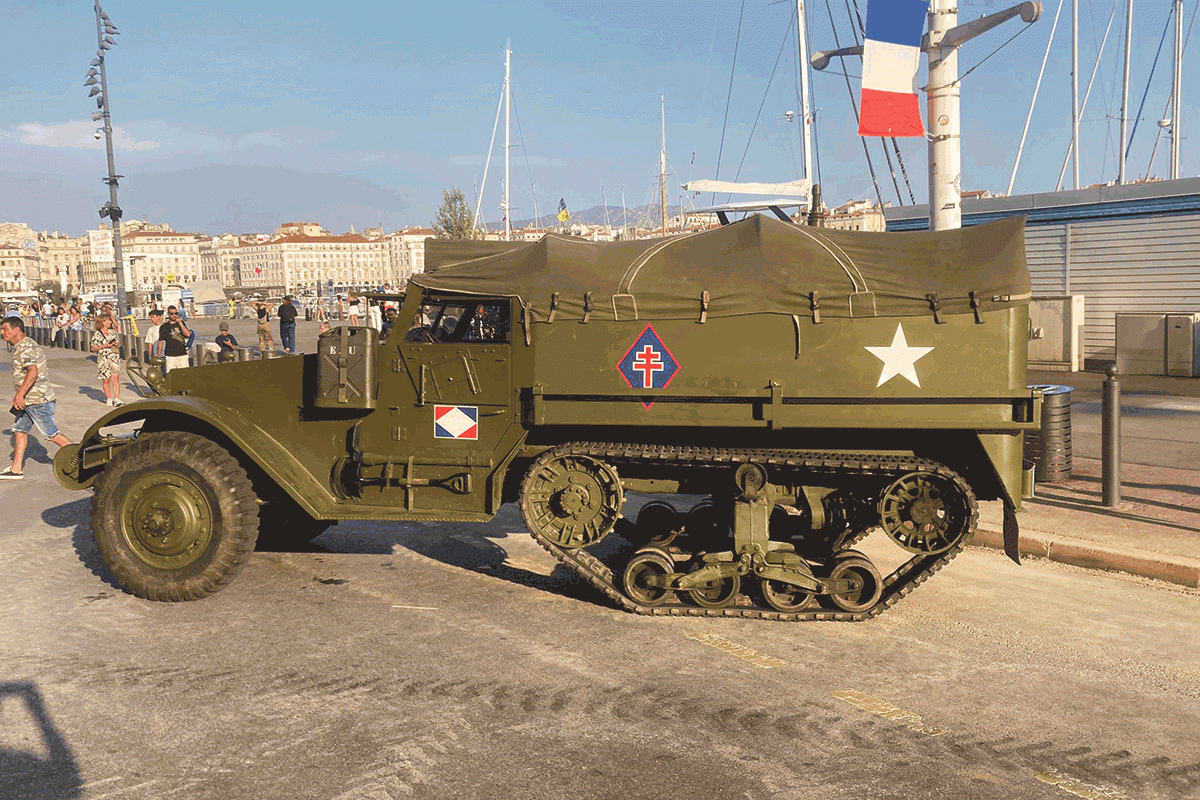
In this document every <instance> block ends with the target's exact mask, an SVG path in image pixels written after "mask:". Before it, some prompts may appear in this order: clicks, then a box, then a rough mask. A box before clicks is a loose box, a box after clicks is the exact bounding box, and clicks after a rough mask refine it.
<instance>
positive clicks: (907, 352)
mask: <svg viewBox="0 0 1200 800" xmlns="http://www.w3.org/2000/svg"><path fill="white" fill-rule="evenodd" d="M866 349H867V350H869V351H870V353H871V355H873V356H875V357H876V358H878V359H879V360H880V361H882V362H883V371H882V372H881V373H880V374H879V383H877V384H875V388H876V389H878V388H879V387H880V386H883V385H884V384H885V383H887V382H888V381H889V380H891V379H892V378H894V377H896V376H897V375H899V376H901V377H904V378H908V380H909V382H910V383H912V385H913V386H916V387H917V388H918V389H920V388H921V382H920V381H919V380H917V370H916V363H917V360H918V359H920V358H921V357H922V356H924V355H927V354H928V353H929V352H930V351H931V350H933V348H932V347H909V346H908V339H906V338H905V337H904V326H903V325H897V326H896V335H895V336H894V337H892V343H891V344H890V345H888V346H887V347H868V348H866Z"/></svg>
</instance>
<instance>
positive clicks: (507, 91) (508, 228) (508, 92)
mask: <svg viewBox="0 0 1200 800" xmlns="http://www.w3.org/2000/svg"><path fill="white" fill-rule="evenodd" d="M511 56H512V50H509V49H508V48H507V47H505V48H504V241H506V242H511V241H512V220H511V219H510V218H509V213H508V209H509V204H508V187H509V182H508V127H509V125H508V119H509V117H508V109H509V102H510V100H511V98H512V85H511V84H510V83H509V75H510V71H509V64H510V60H511Z"/></svg>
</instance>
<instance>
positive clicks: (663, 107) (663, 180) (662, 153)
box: [658, 95, 667, 236]
mask: <svg viewBox="0 0 1200 800" xmlns="http://www.w3.org/2000/svg"><path fill="white" fill-rule="evenodd" d="M658 102H659V110H660V111H661V112H662V149H661V150H659V151H658V174H659V184H658V185H659V195H660V197H659V202H660V203H661V204H662V231H663V233H662V235H663V236H666V235H667V96H666V95H661V96H660V97H659V98H658Z"/></svg>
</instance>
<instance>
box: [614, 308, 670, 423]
mask: <svg viewBox="0 0 1200 800" xmlns="http://www.w3.org/2000/svg"><path fill="white" fill-rule="evenodd" d="M617 369H618V370H620V371H621V376H622V377H623V378H625V382H626V383H628V384H629V388H631V389H665V388H666V387H667V385H668V384H670V383H671V379H672V378H674V377H675V375H676V374H677V373H678V372H679V362H678V361H676V360H675V357H674V356H673V355H671V351H670V350H668V349H667V346H666V345H665V344H663V341H662V339H660V338H659V336H658V332H657V331H655V330H654V326H653V325H647V326H646V328H645V330H643V331H642V333H641V335H640V336H638V338H637V340H636V341H635V342H634V343H633V345H632V346H631V347H630V348H629V349H628V350H627V351H626V352H625V355H624V356H623V357H622V358H621V360H620V361H619V362H617ZM642 405H644V406H645V407H646V408H650V406H652V405H654V401H653V400H650V401H646V400H643V401H642Z"/></svg>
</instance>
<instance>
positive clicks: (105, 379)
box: [91, 314, 125, 406]
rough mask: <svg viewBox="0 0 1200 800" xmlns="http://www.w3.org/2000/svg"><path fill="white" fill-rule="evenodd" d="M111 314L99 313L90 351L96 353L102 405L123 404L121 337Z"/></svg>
mask: <svg viewBox="0 0 1200 800" xmlns="http://www.w3.org/2000/svg"><path fill="white" fill-rule="evenodd" d="M116 329H117V323H116V321H115V320H113V318H112V316H110V315H108V314H101V315H100V319H98V320H96V331H95V332H94V333H93V334H92V346H91V349H92V352H93V353H95V354H96V377H98V378H99V379H100V386H101V388H102V389H104V405H106V406H123V405H125V403H124V402H122V401H121V337H120V336H118V335H117V330H116Z"/></svg>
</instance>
